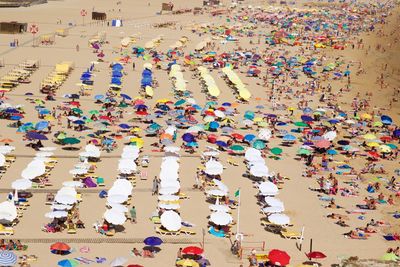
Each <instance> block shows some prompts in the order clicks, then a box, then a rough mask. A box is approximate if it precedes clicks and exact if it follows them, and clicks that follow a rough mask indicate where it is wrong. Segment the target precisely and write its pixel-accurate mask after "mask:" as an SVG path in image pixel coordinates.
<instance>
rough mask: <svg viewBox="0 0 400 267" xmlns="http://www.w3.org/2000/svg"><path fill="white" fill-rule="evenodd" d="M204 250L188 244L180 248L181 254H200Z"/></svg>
mask: <svg viewBox="0 0 400 267" xmlns="http://www.w3.org/2000/svg"><path fill="white" fill-rule="evenodd" d="M203 252H204V250H203V249H202V248H199V247H196V246H189V247H186V248H184V249H183V250H182V253H183V254H190V255H200V254H202V253H203Z"/></svg>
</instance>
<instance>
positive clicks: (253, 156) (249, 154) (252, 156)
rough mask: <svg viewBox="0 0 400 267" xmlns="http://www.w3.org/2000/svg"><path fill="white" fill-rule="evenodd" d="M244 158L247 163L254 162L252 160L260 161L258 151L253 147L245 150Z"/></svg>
mask: <svg viewBox="0 0 400 267" xmlns="http://www.w3.org/2000/svg"><path fill="white" fill-rule="evenodd" d="M244 158H245V159H246V160H247V161H254V160H258V159H262V157H261V152H260V150H258V149H255V148H253V147H250V148H248V149H247V150H246V153H245V154H244Z"/></svg>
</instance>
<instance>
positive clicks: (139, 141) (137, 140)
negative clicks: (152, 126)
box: [129, 137, 144, 148]
mask: <svg viewBox="0 0 400 267" xmlns="http://www.w3.org/2000/svg"><path fill="white" fill-rule="evenodd" d="M129 141H130V142H131V143H136V146H137V147H139V148H141V147H143V145H144V141H143V139H142V138H139V137H133V138H131V139H130V140H129Z"/></svg>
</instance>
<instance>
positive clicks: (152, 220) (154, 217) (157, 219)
mask: <svg viewBox="0 0 400 267" xmlns="http://www.w3.org/2000/svg"><path fill="white" fill-rule="evenodd" d="M150 221H151V222H152V223H154V224H161V220H160V217H159V216H153V217H151V218H150Z"/></svg>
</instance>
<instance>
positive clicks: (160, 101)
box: [157, 98, 169, 103]
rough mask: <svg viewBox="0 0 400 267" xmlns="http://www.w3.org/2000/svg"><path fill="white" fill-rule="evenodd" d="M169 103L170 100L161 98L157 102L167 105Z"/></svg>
mask: <svg viewBox="0 0 400 267" xmlns="http://www.w3.org/2000/svg"><path fill="white" fill-rule="evenodd" d="M167 102H169V99H167V98H161V99H158V100H157V103H167Z"/></svg>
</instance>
